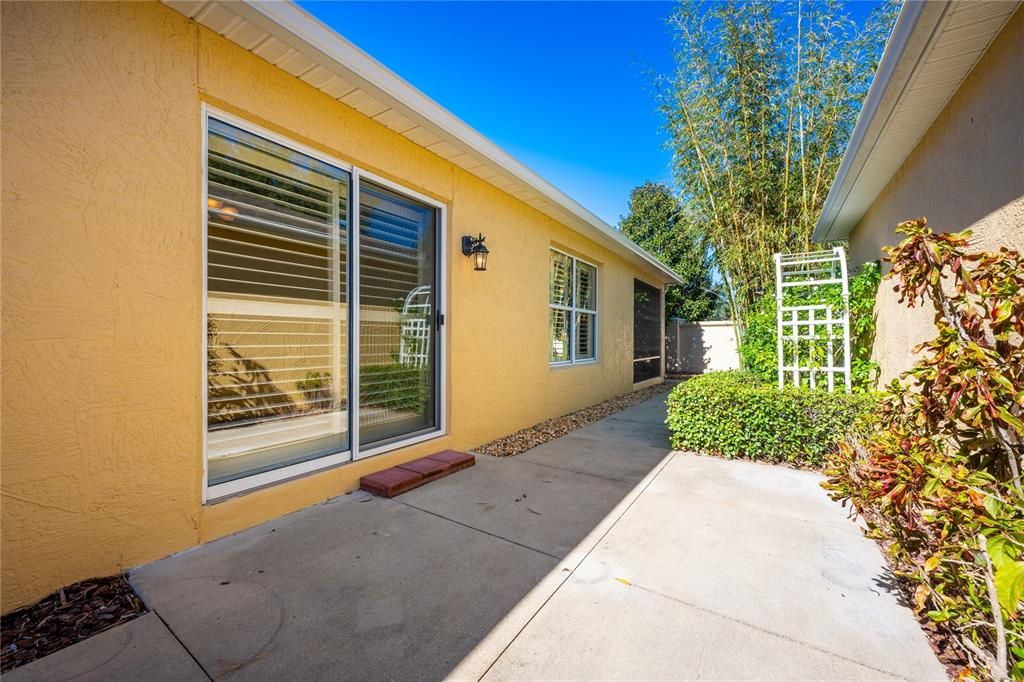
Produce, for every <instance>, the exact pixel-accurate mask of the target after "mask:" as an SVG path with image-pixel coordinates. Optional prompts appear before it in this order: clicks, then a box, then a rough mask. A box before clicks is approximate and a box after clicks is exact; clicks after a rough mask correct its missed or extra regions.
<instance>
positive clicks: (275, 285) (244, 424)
mask: <svg viewBox="0 0 1024 682" xmlns="http://www.w3.org/2000/svg"><path fill="white" fill-rule="evenodd" d="M207 145H208V155H207V291H208V296H207V304H206V305H207V319H206V343H207V361H206V362H207V368H206V369H207V422H208V432H207V460H208V463H207V471H208V479H209V483H210V484H211V485H217V484H219V483H225V482H229V481H232V480H236V479H239V478H242V477H246V476H252V475H255V474H260V473H264V472H267V471H270V470H273V469H277V468H280V467H284V466H289V465H293V464H298V463H301V462H305V461H307V460H311V459H316V458H318V457H322V456H324V455H327V454H331V453H336V452H341V451H344V450H347V449H348V448H349V438H348V433H349V425H348V413H347V406H348V399H347V397H348V370H347V368H348V329H347V316H346V310H347V304H348V296H347V286H346V284H347V278H346V271H347V267H346V264H347V260H348V259H347V254H348V250H349V249H348V224H349V193H350V190H349V184H350V176H349V173H347V172H346V171H344V170H341V169H339V168H335V167H332V166H329V165H327V164H325V163H323V162H321V161H318V160H316V159H313V158H311V157H309V156H307V155H305V154H301V153H299V152H296V151H294V150H291V149H288V148H287V147H284V146H282V145H280V144H277V143H275V142H271V141H270V140H266V139H263V138H261V137H259V136H257V135H254V134H252V133H250V132H248V131H245V130H242V129H240V128H237V127H235V126H232V125H229V124H227V123H223V122H221V121H218V120H215V119H211V120H210V121H209V135H208V138H207Z"/></svg>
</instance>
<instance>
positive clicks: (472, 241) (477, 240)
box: [462, 234, 490, 272]
mask: <svg viewBox="0 0 1024 682" xmlns="http://www.w3.org/2000/svg"><path fill="white" fill-rule="evenodd" d="M485 239H487V237H485V236H483V234H481V235H480V236H478V237H471V236H469V235H465V236H464V237H463V238H462V255H463V256H469V257H471V258H472V259H473V269H474V270H479V271H481V272H483V271H484V270H486V269H487V254H488V253H490V251H488V250H487V247H486V246H484V240H485Z"/></svg>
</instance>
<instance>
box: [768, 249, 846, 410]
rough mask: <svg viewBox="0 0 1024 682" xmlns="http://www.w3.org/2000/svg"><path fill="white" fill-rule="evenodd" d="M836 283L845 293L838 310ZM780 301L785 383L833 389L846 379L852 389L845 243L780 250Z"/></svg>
mask: <svg viewBox="0 0 1024 682" xmlns="http://www.w3.org/2000/svg"><path fill="white" fill-rule="evenodd" d="M835 287H840V292H841V297H842V298H841V304H840V305H841V310H840V311H839V314H838V315H837V314H836V310H835V309H834V307H833V306H832V305H831V304H830V303H828V299H829V296H828V293H829V288H833V290H834V288H835ZM787 294H789V295H788V296H787ZM831 298H833V300H834V299H835V297H834V296H833V297H831ZM775 301H776V309H777V311H778V313H777V316H776V320H777V321H776V332H777V334H776V337H777V357H778V367H779V388H783V387H784V386H786V385H787V384H788V385H792V386H809V387H810V388H812V389H813V388H818V385H819V382H823V383H824V384H825V385H826V386H827V387H828V390H829V391H830V392H831V391H834V390H835V387H836V385H837V384H839V382H840V381H841V382H842V385H843V386H845V388H846V392H847V393H849V392H850V288H849V281H848V278H847V271H846V254H845V253H844V251H843V249H842V247H836V248H834V249H832V250H831V251H815V252H811V253H795V254H785V255H783V254H781V253H777V254H775ZM787 301H789V302H791V303H794V304H793V305H790V304H787ZM797 302H799V304H798V305H797V304H795V303H797ZM837 374H841V375H842V376H841V377H838V378H837V377H836V375H837ZM822 375H823V376H822Z"/></svg>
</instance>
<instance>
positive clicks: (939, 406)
mask: <svg viewBox="0 0 1024 682" xmlns="http://www.w3.org/2000/svg"><path fill="white" fill-rule="evenodd" d="M898 229H899V230H900V231H901V232H903V233H904V234H906V235H907V236H906V239H905V240H904V241H903V242H902V243H901V244H899V245H898V246H896V247H893V248H891V249H886V256H887V260H889V261H890V262H891V264H892V268H891V271H890V272H889V274H888V275H887V278H888V279H889V280H891V281H894V282H895V287H894V291H896V292H897V293H898V294H899V297H900V302H901V303H905V304H906V305H907V306H909V307H915V306H921V305H928V304H930V305H931V306H932V307H933V308H934V310H935V328H936V330H937V335H936V336H935V338H933V339H931V340H930V341H927V342H925V343H923V344H921V345H920V346H918V347H917V348H916V349H915V353H916V354H917V355H918V359H917V362H916V363H915V365H914V366H913V368H912V369H911V370H909V371H908V372H906V373H904V374H903V376H902V377H901V379H900V380H895V381H893V382H892V384H891V385H890V386H889V387H888V391H887V393H886V394H885V396H884V398H883V400H882V403H881V409H880V410H879V412H878V413H877V414H875V415H874V416H873V417H872V418H871V420H870V421H869V423H866V424H865V425H864V428H863V429H862V431H861V434H862V435H861V437H859V438H858V439H857V440H854V441H852V442H849V443H847V444H845V445H843V446H842V447H841V448H840V450H839V453H838V454H836V455H834V456H832V457H831V459H830V461H829V462H828V466H827V469H826V473H827V475H828V476H829V480H828V481H827V482H826V483H825V487H826V488H827V489H829V490H830V493H831V495H832V496H833V498H835V499H838V500H843V501H846V500H849V501H850V502H852V504H853V507H854V509H855V510H856V511H857V512H859V513H860V514H862V515H863V517H864V518H865V520H866V522H867V525H868V534H869V535H870V536H872V537H875V538H876V539H878V540H879V541H881V543H882V545H883V547H884V548H885V550H886V552H887V553H888V554H889V556H890V558H891V561H892V564H893V567H894V570H895V571H896V572H897V573H899V574H900V575H902V576H904V577H905V578H907V579H908V580H910V581H911V584H912V585H914V587H915V591H914V599H913V601H914V604H913V605H914V607H915V609H916V610H917V612H918V613H919V614H921V615H924V616H926V617H927V618H928V619H930V620H931V621H932V622H934V623H936V624H937V625H936V626H933V629H937V630H941V631H944V632H946V633H947V634H949V635H951V636H950V637H949V639H950V640H951V641H952V642H954V643H955V646H956V647H958V648H959V650H960V652H959V653H960V659H961V660H962V661H965V662H966V665H964V666H963V668H962V670H961V671H960V676H961V677H964V678H978V677H980V678H992V679H1004V678H1011V677H1012V678H1024V613H1022V612H1024V603H1022V599H1024V493H1022V480H1021V479H1022V477H1021V474H1022V469H1024V466H1022V459H1024V446H1022V442H1024V259H1022V257H1021V255H1020V254H1019V253H1017V252H1016V251H1012V250H1009V249H1006V248H1003V249H1000V250H999V251H997V252H990V253H979V252H972V251H971V250H970V243H969V239H970V236H971V235H970V232H969V231H966V232H961V233H958V234H934V233H933V232H932V231H931V229H929V228H928V227H927V221H926V220H925V219H924V218H921V219H918V220H913V221H910V222H906V223H903V224H901V225H900V226H899V228H898Z"/></svg>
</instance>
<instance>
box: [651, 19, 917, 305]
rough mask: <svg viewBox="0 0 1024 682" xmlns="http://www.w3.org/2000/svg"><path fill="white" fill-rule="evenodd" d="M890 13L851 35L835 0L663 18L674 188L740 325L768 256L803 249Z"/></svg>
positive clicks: (763, 285)
mask: <svg viewBox="0 0 1024 682" xmlns="http://www.w3.org/2000/svg"><path fill="white" fill-rule="evenodd" d="M896 7H897V4H896V3H895V2H886V3H884V4H882V5H880V6H879V7H877V8H876V9H875V10H874V11H873V12H872V13H871V14H870V16H869V17H868V18H867V19H866V20H865V21H864V22H863V23H861V24H858V23H857V22H855V21H854V20H853V19H852V18H851V17H850V15H849V13H848V9H847V8H846V7H845V6H844V5H843V3H841V2H839V1H838V0H820V1H815V2H801V1H799V0H798V2H796V3H793V2H788V3H776V2H766V1H760V2H756V1H755V2H738V1H736V0H729V1H725V2H707V3H705V2H698V1H696V0H683V2H681V3H680V4H679V5H678V7H677V8H676V10H675V12H674V13H673V14H672V16H671V18H670V25H671V27H672V30H673V32H674V34H675V53H676V54H675V58H676V68H675V72H674V73H672V74H669V75H665V76H663V77H662V78H661V79H659V81H658V86H659V98H660V106H661V110H662V112H663V114H664V116H665V120H666V124H667V128H668V132H669V134H670V137H671V146H672V151H673V171H674V181H675V184H676V187H677V190H678V195H679V197H680V201H681V203H682V208H683V210H684V211H685V212H686V214H688V215H690V216H693V219H694V224H695V226H696V227H697V229H698V230H699V231H700V232H701V233H702V234H703V235H704V238H705V239H706V240H707V241H708V243H710V245H711V246H712V248H713V252H714V256H715V261H716V265H717V266H718V268H719V270H720V272H721V273H722V275H723V277H724V278H725V281H726V284H727V288H728V292H729V294H730V296H731V297H732V299H733V300H732V303H733V313H734V316H735V317H736V318H737V319H739V320H740V321H742V320H743V319H744V318H745V315H746V313H747V312H748V311H749V310H752V309H753V308H754V306H755V303H756V302H757V300H758V298H759V297H760V296H763V295H764V293H765V292H768V291H772V290H774V269H773V268H774V266H773V257H772V256H773V254H774V253H775V252H793V251H805V250H809V249H811V248H812V244H811V232H812V231H813V228H814V224H815V222H816V221H817V219H818V216H819V215H820V213H821V208H822V205H823V203H824V201H825V197H826V195H827V193H828V190H829V187H830V186H831V184H832V180H833V178H834V177H835V173H836V170H837V169H838V166H839V163H840V161H841V159H842V155H843V151H844V149H845V146H846V143H847V141H848V140H849V137H850V134H851V133H852V131H853V127H854V125H855V123H856V120H857V115H858V113H859V111H860V106H861V102H862V101H863V98H864V95H865V93H866V91H867V88H868V86H869V84H870V82H871V78H872V76H873V75H874V72H875V67H876V65H877V60H878V59H879V57H880V56H881V53H882V49H883V47H884V44H885V40H886V38H887V36H888V34H889V31H890V29H891V27H892V24H893V21H894V18H895V12H896Z"/></svg>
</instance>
